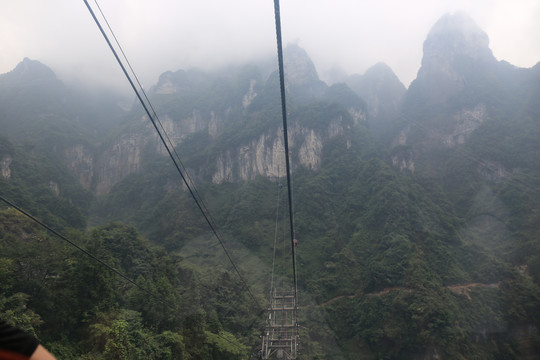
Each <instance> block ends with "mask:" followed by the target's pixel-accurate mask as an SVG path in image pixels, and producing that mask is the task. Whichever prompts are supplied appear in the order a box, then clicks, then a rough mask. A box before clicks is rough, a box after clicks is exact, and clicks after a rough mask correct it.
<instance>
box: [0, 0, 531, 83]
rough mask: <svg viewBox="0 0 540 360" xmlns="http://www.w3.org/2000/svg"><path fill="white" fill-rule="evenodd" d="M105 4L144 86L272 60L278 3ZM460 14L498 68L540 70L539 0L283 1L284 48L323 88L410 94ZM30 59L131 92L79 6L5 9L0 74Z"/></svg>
mask: <svg viewBox="0 0 540 360" xmlns="http://www.w3.org/2000/svg"><path fill="white" fill-rule="evenodd" d="M89 1H90V4H91V5H92V6H93V7H94V8H95V7H96V5H95V3H94V2H93V1H94V0H89ZM99 4H100V6H101V8H102V9H103V11H104V13H105V15H106V16H107V18H108V20H109V23H110V25H111V26H112V28H113V30H114V31H115V33H116V35H117V37H118V39H119V41H120V43H121V44H122V46H123V48H124V50H125V52H126V53H127V55H128V57H129V59H130V61H131V64H132V65H133V67H134V68H135V70H136V72H137V74H138V75H139V77H140V78H141V80H142V83H143V85H144V86H145V87H150V86H152V85H153V84H155V83H156V81H157V78H158V76H159V74H161V73H163V72H164V71H167V70H173V71H175V70H178V69H188V68H192V67H197V68H201V69H210V68H212V67H215V66H224V65H227V64H228V63H231V62H244V61H247V60H249V59H251V58H256V57H263V56H266V55H273V56H275V55H274V53H275V49H276V40H275V24H274V13H273V0H227V1H225V0H191V1H186V0H152V1H148V0H147V1H142V0H100V2H99ZM455 11H465V12H466V13H468V14H469V15H470V16H471V17H472V18H473V19H474V20H475V21H476V22H477V24H478V25H479V26H480V27H481V28H482V29H483V30H484V31H486V32H487V34H488V35H489V38H490V47H491V49H492V50H493V53H494V55H495V57H496V58H497V59H499V60H507V61H508V62H510V63H512V64H514V65H517V66H521V67H531V66H533V65H534V64H536V63H537V62H538V61H540V21H538V20H540V1H538V0H512V1H510V0H474V1H471V0H448V1H446V0H445V1H442V0H441V1H437V0H409V1H402V0H379V1H373V0H370V1H367V0H281V13H282V14H281V15H282V30H283V41H284V43H285V44H286V43H296V44H298V45H299V46H301V47H303V48H304V49H305V50H306V51H307V52H308V54H309V55H310V56H311V58H312V59H313V61H314V62H315V65H316V67H317V70H318V72H319V75H320V76H321V77H322V78H323V80H324V79H325V74H327V73H328V71H329V70H330V69H332V68H334V67H339V68H341V69H343V71H345V72H346V73H347V74H353V73H357V74H363V73H364V72H365V71H366V70H367V68H369V67H370V66H372V65H374V64H375V63H377V62H379V61H383V62H385V63H387V64H388V65H389V66H390V67H391V68H392V69H393V70H394V72H395V73H396V75H398V77H399V78H400V80H401V81H402V82H403V83H404V85H405V86H408V85H409V84H410V82H411V81H412V80H413V79H414V78H415V77H416V73H417V71H418V69H419V67H420V62H421V58H422V43H423V41H424V39H425V37H426V35H427V33H428V31H429V29H430V28H431V26H432V25H433V24H434V23H435V22H436V21H437V20H438V19H439V18H440V17H441V16H442V15H443V14H445V13H448V12H450V13H453V12H455ZM24 57H29V58H31V59H34V60H39V61H41V62H43V63H44V64H46V65H48V66H50V67H51V68H52V69H53V70H54V71H55V72H56V73H57V75H59V76H60V77H61V78H62V80H64V81H68V82H69V81H73V79H77V80H79V81H85V80H87V79H91V81H92V82H94V83H103V84H110V85H112V84H114V86H115V87H116V88H118V89H121V90H124V91H126V89H128V90H129V86H128V84H127V82H126V80H125V79H124V78H123V76H122V74H121V72H120V69H119V67H118V65H117V64H116V62H115V60H114V58H113V56H112V54H111V53H110V50H109V49H108V48H107V45H106V43H105V41H104V40H103V38H102V37H101V34H100V33H99V31H98V29H97V27H96V25H95V24H94V22H93V20H92V18H91V17H90V14H89V12H88V10H87V9H86V6H85V5H84V2H83V1H82V0H0V73H5V72H8V71H10V70H12V69H13V68H14V67H15V66H16V65H17V63H18V62H20V61H21V60H22V59H23V58H24ZM276 66H277V65H276Z"/></svg>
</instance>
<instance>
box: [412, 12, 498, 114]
mask: <svg viewBox="0 0 540 360" xmlns="http://www.w3.org/2000/svg"><path fill="white" fill-rule="evenodd" d="M468 61H472V62H475V63H479V64H483V65H484V66H491V65H493V64H494V63H496V60H495V58H494V57H493V54H492V52H491V49H490V48H489V38H488V36H487V34H486V33H485V32H484V31H483V30H481V29H480V28H479V27H478V26H477V25H476V24H475V22H474V21H473V20H472V19H471V18H470V17H469V16H468V15H466V14H464V13H456V14H447V15H445V16H443V17H442V18H441V19H440V20H439V21H437V23H436V24H435V25H434V26H433V28H432V29H431V31H430V32H429V34H428V36H427V38H426V40H425V41H424V56H423V58H422V66H421V68H420V70H419V71H418V76H417V79H416V80H415V82H416V86H419V87H420V88H421V90H420V91H422V93H423V96H424V97H425V100H427V101H428V102H430V103H437V104H440V103H444V102H445V101H446V100H447V99H448V97H450V96H453V95H456V94H457V93H458V92H459V91H461V90H462V89H463V87H464V85H465V80H466V78H465V76H464V75H465V74H464V73H463V71H460V70H461V69H460V65H461V63H462V62H468ZM413 88H414V87H413Z"/></svg>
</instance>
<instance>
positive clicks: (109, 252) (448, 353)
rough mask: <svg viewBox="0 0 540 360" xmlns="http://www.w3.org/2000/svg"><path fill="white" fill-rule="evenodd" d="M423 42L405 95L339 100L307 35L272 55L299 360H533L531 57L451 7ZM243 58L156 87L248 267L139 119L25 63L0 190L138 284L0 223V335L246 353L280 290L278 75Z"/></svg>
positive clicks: (162, 352)
mask: <svg viewBox="0 0 540 360" xmlns="http://www.w3.org/2000/svg"><path fill="white" fill-rule="evenodd" d="M312 3H314V4H315V5H314V7H313V9H310V11H313V12H314V13H316V12H317V11H318V10H317V9H319V8H318V6H317V5H319V3H317V2H312ZM384 3H385V2H384ZM504 8H505V9H506V7H504ZM219 9H223V7H219V8H218V10H219ZM305 11H308V10H306V8H304V12H305ZM330 15H331V14H328V16H330ZM353 15H354V14H353ZM403 15H404V14H400V17H403ZM179 16H180V15H179ZM439 16H440V14H439ZM210 17H211V18H212V20H213V21H216V20H215V17H213V16H210ZM345 19H348V17H345ZM140 21H141V22H142V23H144V22H145V21H149V20H148V19H147V18H141V19H140ZM224 21H225V20H224ZM409 22H410V19H409ZM323 25H325V24H323ZM323 25H321V24H318V26H319V27H321V28H324V27H325V26H323ZM430 26H431V27H430V28H428V29H426V30H425V32H424V33H423V40H424V41H423V53H422V59H421V61H420V59H419V61H418V64H420V68H419V69H416V72H415V73H416V77H415V78H414V80H413V81H412V82H411V84H410V86H408V87H407V86H406V84H404V83H403V82H402V81H400V77H399V76H398V72H397V70H395V68H394V66H393V64H391V63H390V62H380V61H372V62H370V64H369V65H367V66H366V70H365V71H353V72H351V73H350V74H349V73H347V72H345V71H343V72H339V71H336V72H334V76H335V77H336V78H338V77H340V78H341V79H340V80H341V81H340V82H337V83H331V82H327V81H325V80H324V79H323V78H321V73H323V72H324V71H321V70H320V68H319V66H318V63H317V60H315V58H316V57H317V55H312V51H311V49H310V48H309V46H306V47H304V46H302V45H303V42H302V41H299V42H297V43H294V42H292V43H291V44H290V45H288V46H287V47H286V49H285V51H284V56H285V59H284V62H285V78H286V81H285V88H286V99H287V110H288V114H287V115H288V120H289V142H290V148H289V154H288V155H289V156H290V158H291V162H292V176H293V184H292V190H293V194H294V197H293V203H294V213H293V215H294V222H295V234H293V235H294V239H296V241H297V242H296V243H295V244H294V245H293V246H294V248H293V249H295V252H294V254H295V256H296V261H297V266H298V287H299V293H300V297H299V298H300V304H299V305H300V307H299V310H298V316H299V323H300V324H301V326H300V327H299V333H300V344H301V351H300V352H299V356H298V359H300V360H308V359H309V360H313V359H330V360H353V359H354V360H357V359H365V360H368V359H369V360H371V359H411V360H453V359H515V360H518V359H519V360H526V359H533V358H537V357H538V355H539V354H540V349H539V348H538V344H539V341H540V335H539V334H540V330H539V328H540V320H539V319H540V241H539V239H540V163H539V162H538V154H540V142H539V141H538V140H539V139H540V107H539V104H540V63H539V64H537V65H535V66H531V67H518V66H515V65H513V64H511V63H510V62H507V61H503V60H500V59H499V58H498V57H497V56H496V52H495V51H494V50H492V49H491V47H490V41H489V38H488V34H489V32H488V31H487V30H486V29H484V28H483V27H482V26H480V25H478V23H477V22H476V20H475V19H474V18H473V17H471V16H469V15H467V14H465V13H463V12H458V13H452V14H446V15H443V16H442V17H440V18H439V19H438V20H436V19H435V20H434V21H433V22H432V23H431V24H430ZM306 27H307V25H306ZM326 27H328V26H326ZM136 35H140V34H136ZM140 36H142V35H140ZM359 48H362V47H359ZM257 55H258V54H254V56H253V57H249V56H248V57H247V58H246V59H245V60H246V61H243V60H244V59H241V60H242V61H240V60H238V61H235V62H233V63H232V64H228V66H219V67H217V68H214V67H212V66H210V67H209V68H204V67H202V68H196V67H191V66H183V65H185V64H181V62H179V63H178V64H176V65H174V67H173V68H171V69H170V70H167V71H162V72H161V73H160V74H159V76H157V75H156V76H155V77H154V78H152V81H151V84H153V85H152V86H150V87H148V89H147V93H148V96H149V98H150V100H151V102H152V104H153V106H154V108H155V110H156V112H157V113H158V114H159V118H160V121H161V128H162V129H163V130H164V131H165V132H166V133H167V138H168V140H169V141H170V143H169V145H170V146H171V148H174V150H175V151H176V152H177V153H178V154H179V157H180V158H181V160H182V169H184V170H185V172H187V173H188V174H189V177H190V184H191V185H194V186H195V187H196V189H197V196H199V197H200V199H204V202H205V208H206V209H207V211H209V212H210V213H211V214H212V215H213V220H214V223H215V225H216V226H217V227H218V228H219V232H220V233H221V234H222V236H223V238H224V239H225V244H226V246H227V247H228V249H229V250H230V254H232V258H233V259H234V260H235V261H236V265H237V266H238V268H239V269H240V271H238V272H236V271H234V269H233V268H232V266H231V263H230V262H229V261H228V259H227V256H224V252H223V249H222V247H221V246H220V243H219V242H218V241H217V240H216V238H215V237H214V235H213V232H212V231H211V230H210V229H209V227H208V223H207V222H206V221H205V220H204V219H203V217H202V216H201V213H200V211H199V209H198V208H197V206H196V205H195V204H194V201H193V198H192V196H191V194H190V192H189V191H187V187H186V186H185V184H184V183H182V181H181V179H180V178H179V174H178V173H177V171H176V169H175V167H174V166H173V165H172V164H171V161H170V158H169V156H168V153H167V151H166V150H165V148H164V146H163V144H162V143H161V142H160V139H159V138H158V136H157V134H156V132H155V130H154V128H153V126H152V124H151V123H150V122H149V119H148V116H147V114H145V113H144V112H143V110H142V109H141V107H140V105H139V104H138V103H136V102H131V103H130V102H128V105H127V106H126V102H125V101H120V100H122V99H121V98H119V97H118V96H115V95H113V94H111V93H96V92H91V91H90V92H89V91H87V90H81V89H80V88H77V89H74V87H73V86H72V85H71V84H70V83H69V82H66V81H63V79H61V77H59V76H58V74H56V71H54V69H51V68H50V67H49V64H48V62H47V61H45V60H42V59H40V58H34V57H33V56H31V55H29V57H23V58H24V60H22V61H21V62H19V63H18V64H17V65H16V66H13V68H12V70H11V71H9V72H6V73H4V74H2V75H0V195H2V197H6V198H9V199H11V200H12V201H13V202H14V203H16V204H17V205H18V206H21V207H22V208H24V209H26V210H27V211H29V212H30V213H32V214H34V215H35V216H36V217H37V218H39V219H42V220H43V221H44V222H45V223H47V224H49V225H51V226H52V227H53V228H55V229H58V230H59V231H61V232H62V233H65V234H67V235H68V236H69V237H70V239H73V241H74V242H75V243H77V244H79V245H80V246H82V247H83V248H85V249H88V251H90V252H91V253H92V254H96V256H98V257H99V258H100V259H103V260H104V261H105V262H106V263H107V264H110V265H111V266H113V267H114V268H116V269H118V270H119V271H120V272H121V273H123V274H127V276H128V277H129V278H130V279H132V280H133V282H125V281H124V280H123V279H121V278H119V277H117V276H115V274H113V273H111V272H109V270H108V269H104V268H103V266H102V265H101V264H99V263H97V262H95V261H94V259H91V258H89V257H87V256H86V255H84V254H81V253H80V251H78V250H77V249H75V248H73V247H71V246H68V244H66V243H64V242H61V241H59V239H58V238H57V237H56V236H53V235H52V234H50V233H49V232H47V231H45V230H43V229H42V228H41V227H40V226H38V225H37V224H36V223H34V222H32V221H31V220H30V219H28V218H27V217H25V216H23V215H21V213H19V212H17V211H16V210H15V209H14V207H13V206H6V205H2V206H0V224H1V227H0V250H1V251H0V280H1V281H0V290H1V291H0V318H2V319H4V318H5V319H7V320H8V321H10V322H11V323H13V324H15V325H17V326H19V327H22V328H24V329H25V330H27V331H29V332H32V333H35V334H36V335H37V336H38V337H39V338H40V340H41V342H42V343H43V344H45V345H46V347H47V348H49V349H51V351H52V352H53V353H54V354H56V355H57V356H58V357H59V358H60V357H61V358H66V359H77V358H85V359H124V358H126V359H131V358H145V359H171V360H172V359H205V360H213V359H216V360H217V359H234V360H243V359H247V358H250V357H251V358H257V357H259V354H260V349H261V334H262V333H263V330H264V329H265V328H266V326H267V323H266V321H267V319H268V314H267V313H265V312H266V308H267V307H268V306H269V305H268V304H269V295H268V294H271V293H272V290H274V289H277V290H279V291H288V290H289V289H291V288H292V287H293V285H292V284H293V281H292V269H291V264H290V263H291V258H290V257H291V256H290V255H291V251H290V250H291V248H290V246H291V241H289V240H288V237H287V232H288V231H289V229H290V224H289V217H288V213H287V205H288V204H287V201H286V199H284V198H285V197H286V196H285V194H284V193H285V190H284V189H285V186H284V182H285V158H284V154H285V148H284V140H283V127H282V126H283V125H282V121H281V120H282V119H281V106H280V105H281V104H280V93H279V78H278V73H277V69H276V67H277V66H276V63H275V62H274V61H272V60H268V58H266V57H264V56H263V57H262V58H261V57H259V56H257ZM210 68H211V69H210ZM238 273H240V274H241V276H243V277H244V278H245V283H247V285H248V287H249V289H250V291H251V292H252V293H253V295H251V293H250V292H248V291H247V290H246V287H245V283H244V282H243V280H244V279H242V278H241V276H238ZM254 300H255V301H254ZM261 304H262V305H261Z"/></svg>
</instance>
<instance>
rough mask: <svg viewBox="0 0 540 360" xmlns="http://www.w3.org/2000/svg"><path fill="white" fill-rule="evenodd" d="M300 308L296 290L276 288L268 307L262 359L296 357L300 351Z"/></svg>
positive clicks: (286, 359) (285, 359) (288, 358)
mask: <svg viewBox="0 0 540 360" xmlns="http://www.w3.org/2000/svg"><path fill="white" fill-rule="evenodd" d="M297 310H298V308H297V305H296V301H295V293H294V291H290V292H281V293H278V292H277V291H276V290H275V289H274V292H273V294H272V299H271V300H270V308H269V309H268V323H267V325H266V331H265V333H264V336H263V341H262V352H261V354H262V359H284V360H290V359H296V357H297V351H298V322H297V320H296V312H297Z"/></svg>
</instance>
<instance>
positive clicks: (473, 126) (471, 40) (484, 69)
mask: <svg viewBox="0 0 540 360" xmlns="http://www.w3.org/2000/svg"><path fill="white" fill-rule="evenodd" d="M524 81H525V80H524V77H523V76H522V74H521V73H520V69H517V68H514V67H512V66H511V65H509V64H507V63H505V62H498V61H497V60H496V59H495V58H494V56H493V54H492V52H491V50H490V48H489V39H488V36H487V34H486V33H485V32H484V31H482V30H481V29H480V28H478V26H477V25H476V24H475V23H474V21H473V20H472V19H470V18H469V17H468V16H467V15H466V14H463V13H457V14H447V15H445V16H443V17H442V18H441V19H440V20H439V21H437V23H436V24H435V25H434V26H433V28H432V29H431V31H430V32H429V34H428V36H427V38H426V40H425V42H424V55H423V58H422V66H421V68H420V70H419V71H418V76H417V78H416V79H415V80H414V81H413V83H412V84H411V86H410V87H409V89H408V90H407V93H406V95H405V99H404V103H403V106H402V107H401V113H402V116H401V117H402V118H403V125H402V127H401V128H400V129H396V131H395V132H394V138H393V140H392V142H391V143H392V147H396V146H403V145H406V146H408V147H409V150H408V151H407V152H406V153H404V152H403V151H401V150H400V151H396V152H395V155H394V158H393V159H392V161H393V163H394V164H395V166H397V167H399V168H402V169H404V168H405V169H409V170H410V169H414V168H415V167H414V166H411V164H414V163H415V162H416V161H417V160H418V157H419V156H423V155H426V156H427V154H429V152H431V151H433V150H434V149H444V148H453V147H456V146H459V145H463V144H465V143H466V142H467V140H468V139H469V137H470V136H471V135H472V134H473V133H474V132H475V130H477V129H478V128H480V127H481V126H482V124H485V123H489V122H490V120H491V119H492V117H493V114H501V113H505V112H507V111H508V108H510V106H512V105H510V106H509V104H511V102H512V101H513V99H512V100H510V99H511V98H518V97H519V96H516V95H515V94H517V93H518V92H519V91H522V89H523V86H521V85H522V84H523V83H524ZM508 89H514V90H508ZM510 91H511V92H513V93H510Z"/></svg>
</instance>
